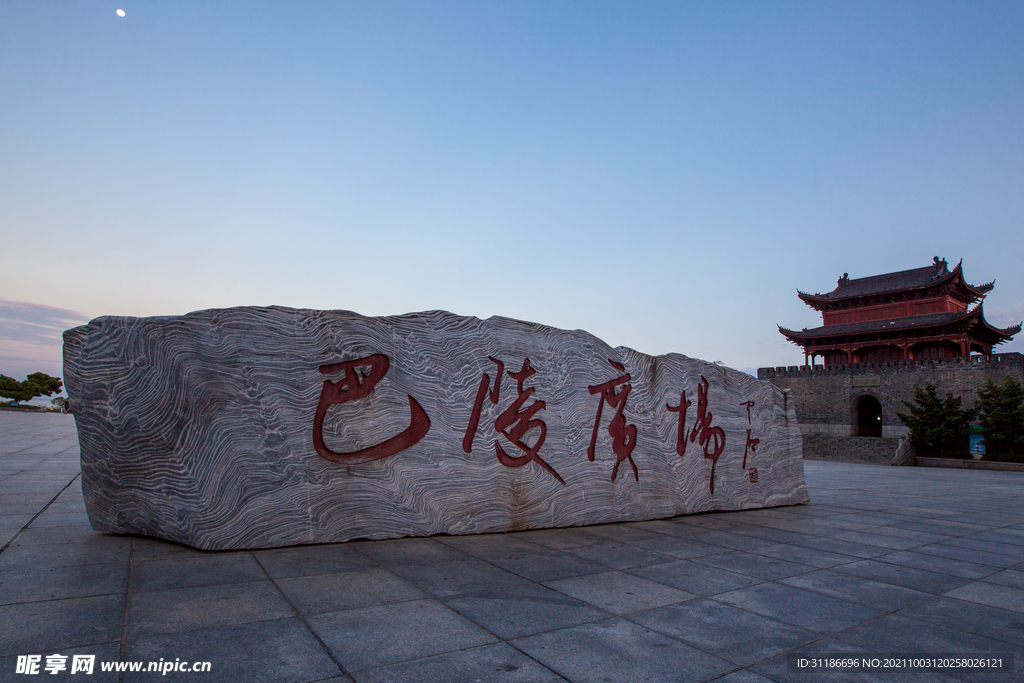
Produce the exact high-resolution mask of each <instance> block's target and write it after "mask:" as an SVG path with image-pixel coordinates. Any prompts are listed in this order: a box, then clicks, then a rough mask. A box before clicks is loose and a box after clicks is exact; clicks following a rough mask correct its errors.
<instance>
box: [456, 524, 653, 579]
mask: <svg viewBox="0 0 1024 683" xmlns="http://www.w3.org/2000/svg"><path fill="white" fill-rule="evenodd" d="M442 542H443V543H444V544H445V545H448V546H450V547H453V548H457V549H458V550H460V551H462V552H464V553H466V554H467V555H472V556H474V557H478V558H480V559H482V560H484V561H485V562H488V563H489V564H492V565H495V566H497V567H501V568H502V569H504V570H506V571H508V572H511V573H513V574H516V575H518V576H522V577H524V578H526V579H529V580H531V581H550V580H553V579H562V578H566V577H570V576H582V575H584V574H596V573H598V572H603V571H606V570H607V567H605V566H602V565H600V564H596V563H594V562H590V561H588V560H585V559H583V558H580V557H576V556H575V555H571V554H568V553H567V552H560V551H557V550H550V549H548V548H542V547H539V546H537V545H535V544H533V543H526V542H525V541H520V540H518V539H513V538H508V537H505V536H502V535H486V536H455V537H451V538H444V539H442ZM585 547H590V546H585ZM641 552H643V551H640V550H639V549H638V550H637V553H638V554H639V553H641Z"/></svg>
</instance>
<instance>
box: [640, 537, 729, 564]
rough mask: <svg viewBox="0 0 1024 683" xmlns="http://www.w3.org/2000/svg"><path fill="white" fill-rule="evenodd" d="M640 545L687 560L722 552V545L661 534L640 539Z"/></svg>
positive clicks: (646, 548)
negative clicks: (647, 538)
mask: <svg viewBox="0 0 1024 683" xmlns="http://www.w3.org/2000/svg"><path fill="white" fill-rule="evenodd" d="M637 545H638V547H641V548H644V549H645V550H651V551H653V552H656V553H660V554H662V555H669V556H671V557H673V558H677V559H680V560H686V559H689V558H691V557H700V556H702V555H717V554H718V553H720V552H722V547H721V546H718V545H711V544H709V543H700V542H699V541H693V540H690V539H687V538H683V537H679V536H666V535H661V537H660V538H656V539H653V540H646V541H640V542H639V543H638V544H637Z"/></svg>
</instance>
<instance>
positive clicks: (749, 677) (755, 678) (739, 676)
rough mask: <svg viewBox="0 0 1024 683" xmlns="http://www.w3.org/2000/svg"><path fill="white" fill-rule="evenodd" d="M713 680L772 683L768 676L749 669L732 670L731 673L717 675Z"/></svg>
mask: <svg viewBox="0 0 1024 683" xmlns="http://www.w3.org/2000/svg"><path fill="white" fill-rule="evenodd" d="M714 680H715V683H772V681H771V679H770V678H765V677H764V676H762V675H760V674H756V673H754V672H753V671H750V670H749V669H740V670H739V671H733V672H732V673H731V674H726V675H724V676H719V677H718V678H716V679H714Z"/></svg>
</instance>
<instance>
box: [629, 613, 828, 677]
mask: <svg viewBox="0 0 1024 683" xmlns="http://www.w3.org/2000/svg"><path fill="white" fill-rule="evenodd" d="M630 621H634V622H636V623H638V624H640V625H642V626H645V627H647V628H649V629H651V630H653V631H658V632H659V633H664V634H665V635H667V636H671V637H673V638H676V639H678V640H681V641H683V642H684V643H687V644H689V645H692V646H694V647H696V648H698V649H699V650H702V651H704V652H708V653H710V654H713V655H715V656H716V657H720V658H722V659H726V660H728V661H730V662H733V663H734V664H738V665H740V666H747V665H749V664H753V663H754V662H758V661H760V660H762V659H766V658H768V657H772V656H774V655H776V654H778V653H780V652H784V651H786V650H791V649H793V648H794V647H799V646H801V645H803V644H805V643H808V642H810V641H812V640H815V639H817V638H819V637H820V636H819V635H818V634H817V633H814V632H812V631H807V630H804V629H802V628H797V627H796V626H791V625H789V624H784V623H782V622H779V621H775V620H774V619H769V618H767V617H763V616H759V615H757V614H753V613H752V612H748V611H746V610H742V609H739V608H737V607H732V606H730V605H723V604H722V603H720V602H717V601H715V600H710V599H707V598H702V599H698V600H691V601H689V602H683V603H679V604H677V605H669V606H667V607H660V608H658V609H653V610H648V611H646V612H638V613H637V614H633V615H631V616H630Z"/></svg>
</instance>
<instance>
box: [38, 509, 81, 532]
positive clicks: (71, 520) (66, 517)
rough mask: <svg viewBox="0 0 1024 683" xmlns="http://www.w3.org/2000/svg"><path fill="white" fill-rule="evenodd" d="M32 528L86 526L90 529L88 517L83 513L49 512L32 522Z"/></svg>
mask: <svg viewBox="0 0 1024 683" xmlns="http://www.w3.org/2000/svg"><path fill="white" fill-rule="evenodd" d="M32 526H33V527H43V526H87V527H90V528H92V524H91V523H90V522H89V515H87V514H85V513H84V512H50V511H49V510H47V511H46V512H44V513H43V514H41V515H39V516H38V517H37V518H36V520H35V521H34V522H32Z"/></svg>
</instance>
